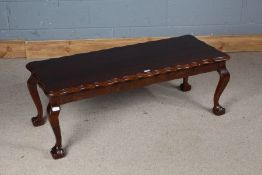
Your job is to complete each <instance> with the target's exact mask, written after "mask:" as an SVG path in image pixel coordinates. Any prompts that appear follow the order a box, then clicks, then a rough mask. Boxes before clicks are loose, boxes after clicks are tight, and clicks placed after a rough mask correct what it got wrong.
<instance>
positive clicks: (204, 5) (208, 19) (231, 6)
mask: <svg viewBox="0 0 262 175" xmlns="http://www.w3.org/2000/svg"><path fill="white" fill-rule="evenodd" d="M241 13H242V1H240V0H215V1H214V0H197V1H193V0H183V1H181V0H169V2H168V23H169V25H183V26H188V25H218V24H220V25H223V24H239V23H240V22H241Z"/></svg>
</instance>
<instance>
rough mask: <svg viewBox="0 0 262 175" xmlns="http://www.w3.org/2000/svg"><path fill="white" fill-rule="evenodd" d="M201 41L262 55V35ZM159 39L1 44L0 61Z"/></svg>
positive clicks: (12, 42) (232, 50) (217, 46)
mask: <svg viewBox="0 0 262 175" xmlns="http://www.w3.org/2000/svg"><path fill="white" fill-rule="evenodd" d="M198 38H199V39H200V40H202V41H204V42H206V43H208V44H210V45H212V46H213V47H215V48H217V49H219V50H221V51H224V52H254V51H255V52H256V51H262V35H241V36H198ZM159 39H164V38H163V37H161V38H124V39H94V40H46V41H0V58H26V59H47V58H56V57H62V56H66V55H73V54H77V53H85V52H91V51H97V50H103V49H109V48H113V47H120V46H125V45H131V44H136V43H143V42H148V41H155V40H159Z"/></svg>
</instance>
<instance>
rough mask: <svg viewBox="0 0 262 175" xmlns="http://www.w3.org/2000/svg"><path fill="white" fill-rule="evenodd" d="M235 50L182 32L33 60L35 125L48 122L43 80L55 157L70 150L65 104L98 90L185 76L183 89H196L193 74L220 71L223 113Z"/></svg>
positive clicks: (116, 89) (218, 91)
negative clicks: (63, 125)
mask: <svg viewBox="0 0 262 175" xmlns="http://www.w3.org/2000/svg"><path fill="white" fill-rule="evenodd" d="M228 59H229V56H228V55H227V54H225V53H222V52H220V51H218V50H216V49H215V48H213V47H211V46H209V45H207V44H205V43H204V42H202V41H200V40H198V39H196V38H195V37H193V36H189V35H187V36H182V37H178V38H170V39H164V40H159V41H152V42H147V43H143V44H136V45H132V46H125V47H119V48H114V49H108V50H103V51H98V52H92V53H87V54H79V55H73V56H69V57H64V58H58V59H50V60H43V61H35V62H31V63H28V64H27V66H26V67H27V69H28V70H30V71H31V73H32V74H31V77H30V78H29V80H28V89H29V91H30V94H31V96H32V99H33V101H34V104H35V106H36V108H37V111H38V114H37V116H36V117H33V119H32V122H33V125H34V126H40V125H42V124H44V123H45V120H44V118H43V110H42V104H41V101H40V99H39V95H38V92H37V87H36V86H37V84H38V85H39V86H40V87H41V88H42V89H43V90H44V92H45V94H46V95H47V96H48V98H49V105H48V107H47V113H48V119H49V122H50V125H51V127H52V129H53V132H54V135H55V138H56V143H55V146H54V147H53V148H52V150H51V154H52V156H53V158H54V159H59V158H62V157H64V156H65V151H64V150H63V148H62V136H61V129H60V125H59V113H60V110H61V108H60V106H61V105H63V104H65V103H69V102H72V101H77V100H81V99H85V98H90V97H94V96H97V95H103V94H109V93H114V92H122V91H127V90H130V89H134V88H140V87H144V86H147V85H151V84H154V83H159V82H163V81H169V80H173V79H178V78H183V83H182V84H181V85H180V88H181V90H182V91H184V92H186V91H189V90H191V85H190V84H189V83H188V80H189V77H190V76H193V75H197V74H200V73H206V72H210V71H217V72H218V73H219V75H220V79H219V82H218V85H217V88H216V91H215V94H214V106H213V113H214V114H215V115H222V114H224V113H225V108H223V107H222V106H221V105H220V104H219V99H220V96H221V94H222V92H223V91H224V89H225V87H226V85H227V83H228V81H229V77H230V74H229V72H228V71H227V69H226V61H227V60H228Z"/></svg>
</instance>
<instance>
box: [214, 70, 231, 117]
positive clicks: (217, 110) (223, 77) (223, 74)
mask: <svg viewBox="0 0 262 175" xmlns="http://www.w3.org/2000/svg"><path fill="white" fill-rule="evenodd" d="M217 72H218V74H219V76H220V78H219V82H218V85H217V88H216V91H215V95H214V107H213V113H214V114H215V115H218V116H219V115H223V114H225V112H226V109H225V108H223V107H222V106H221V105H220V104H219V98H220V96H221V94H222V92H223V91H224V89H225V88H226V86H227V84H228V82H229V79H230V74H229V72H228V70H227V68H226V66H225V65H223V66H222V67H220V68H219V69H218V70H217Z"/></svg>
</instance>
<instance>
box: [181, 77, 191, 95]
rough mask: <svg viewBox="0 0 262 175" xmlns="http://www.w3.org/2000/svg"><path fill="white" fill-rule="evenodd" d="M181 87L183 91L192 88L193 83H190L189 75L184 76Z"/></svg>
mask: <svg viewBox="0 0 262 175" xmlns="http://www.w3.org/2000/svg"><path fill="white" fill-rule="evenodd" d="M180 89H181V91H183V92H187V91H190V90H191V85H190V84H189V83H188V77H184V78H183V83H182V84H180Z"/></svg>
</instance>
